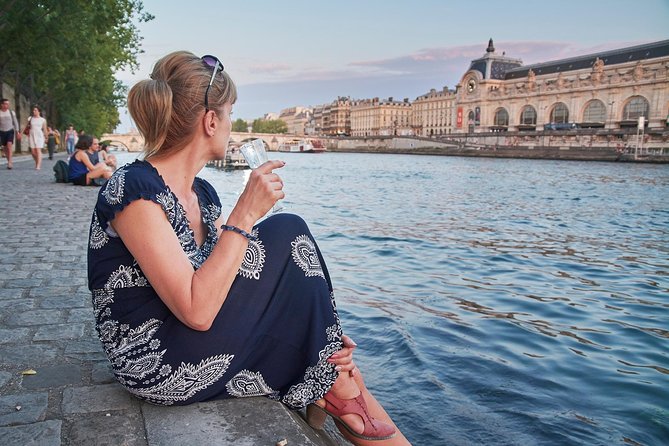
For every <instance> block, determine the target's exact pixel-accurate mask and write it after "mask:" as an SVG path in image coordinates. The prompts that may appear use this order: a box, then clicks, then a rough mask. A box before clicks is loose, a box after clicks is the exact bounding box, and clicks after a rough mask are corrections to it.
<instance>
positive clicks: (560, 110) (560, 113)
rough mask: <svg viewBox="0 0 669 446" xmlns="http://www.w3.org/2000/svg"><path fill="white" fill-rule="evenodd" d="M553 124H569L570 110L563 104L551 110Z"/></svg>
mask: <svg viewBox="0 0 669 446" xmlns="http://www.w3.org/2000/svg"><path fill="white" fill-rule="evenodd" d="M551 122H554V123H556V124H566V123H567V122H569V109H567V106H566V105H564V104H563V103H562V102H558V103H557V104H555V106H554V107H553V110H551Z"/></svg>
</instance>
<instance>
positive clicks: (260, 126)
mask: <svg viewBox="0 0 669 446" xmlns="http://www.w3.org/2000/svg"><path fill="white" fill-rule="evenodd" d="M253 131H254V132H255V133H286V132H288V126H287V125H286V123H285V122H283V121H282V120H281V119H268V120H265V119H256V120H255V121H253Z"/></svg>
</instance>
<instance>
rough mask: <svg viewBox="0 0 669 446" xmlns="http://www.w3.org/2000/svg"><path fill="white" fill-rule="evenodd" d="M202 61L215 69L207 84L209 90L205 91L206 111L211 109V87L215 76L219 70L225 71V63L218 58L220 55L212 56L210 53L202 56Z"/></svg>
mask: <svg viewBox="0 0 669 446" xmlns="http://www.w3.org/2000/svg"><path fill="white" fill-rule="evenodd" d="M201 59H202V62H204V63H205V65H207V66H208V67H212V68H213V69H214V70H213V72H212V73H211V79H209V85H208V86H207V90H206V91H205V92H204V111H205V113H206V112H208V111H209V89H210V88H211V86H212V85H213V84H214V77H215V76H216V73H218V72H219V71H223V64H222V63H221V61H220V60H218V57H216V56H211V55H209V54H207V55H205V56H202V57H201Z"/></svg>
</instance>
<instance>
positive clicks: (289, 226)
mask: <svg viewBox="0 0 669 446" xmlns="http://www.w3.org/2000/svg"><path fill="white" fill-rule="evenodd" d="M258 227H259V228H261V230H262V228H263V227H267V228H270V230H271V231H277V232H281V233H282V234H305V233H306V234H310V232H309V226H308V225H307V223H306V222H305V221H304V219H302V217H300V216H299V215H296V214H288V213H279V214H274V215H272V216H270V217H268V218H267V219H265V220H264V221H262V222H261V223H260V224H259V225H258Z"/></svg>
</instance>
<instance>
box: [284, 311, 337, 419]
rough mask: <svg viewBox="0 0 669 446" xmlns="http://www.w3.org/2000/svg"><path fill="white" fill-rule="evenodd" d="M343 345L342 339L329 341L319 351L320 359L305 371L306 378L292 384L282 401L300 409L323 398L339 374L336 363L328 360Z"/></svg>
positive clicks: (329, 329)
mask: <svg viewBox="0 0 669 446" xmlns="http://www.w3.org/2000/svg"><path fill="white" fill-rule="evenodd" d="M335 325H337V324H335ZM332 328H333V327H330V328H328V329H327V331H328V332H330V331H331V329H332ZM341 347H342V343H341V340H337V341H334V342H329V343H328V344H327V345H326V346H325V348H323V350H321V351H320V352H319V353H318V358H319V359H318V362H317V363H316V365H314V366H312V367H308V368H307V370H306V371H305V372H304V380H303V381H302V382H300V383H298V384H295V385H293V386H291V387H290V389H288V392H286V394H285V395H284V396H283V398H281V402H282V403H284V404H285V405H286V406H288V407H291V408H293V409H300V408H302V407H304V406H306V405H307V404H309V403H313V402H314V401H316V400H317V399H320V398H322V397H323V395H325V393H326V392H327V391H328V390H330V387H332V385H333V384H334V382H335V380H336V379H337V375H338V373H337V372H336V371H335V369H334V364H330V363H329V362H328V361H327V360H328V358H329V357H330V356H332V355H333V354H334V353H335V352H337V351H339V350H340V349H341Z"/></svg>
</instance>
